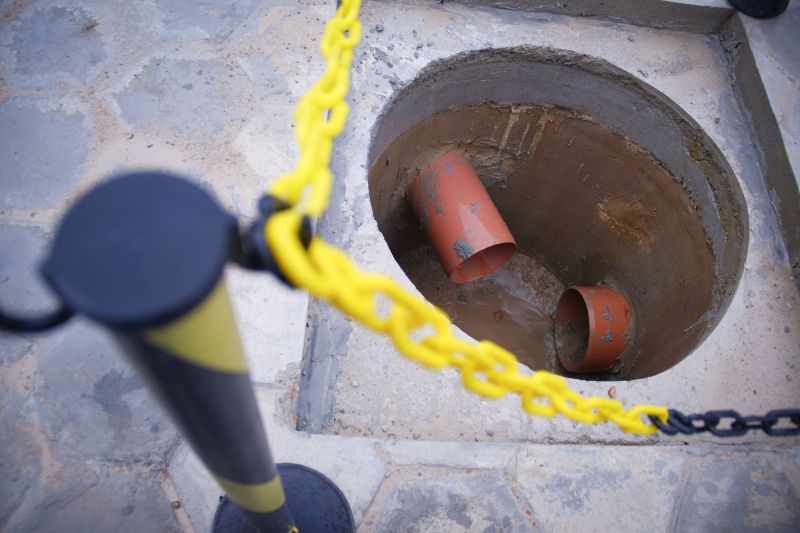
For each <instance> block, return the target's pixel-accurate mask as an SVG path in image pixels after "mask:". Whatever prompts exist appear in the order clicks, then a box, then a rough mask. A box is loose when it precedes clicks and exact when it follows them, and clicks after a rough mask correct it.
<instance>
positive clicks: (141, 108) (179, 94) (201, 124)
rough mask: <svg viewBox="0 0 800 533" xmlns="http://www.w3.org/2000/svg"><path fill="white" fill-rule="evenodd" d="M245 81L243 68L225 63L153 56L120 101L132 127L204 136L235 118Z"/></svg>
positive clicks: (118, 102) (124, 115) (134, 76)
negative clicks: (237, 100) (169, 130)
mask: <svg viewBox="0 0 800 533" xmlns="http://www.w3.org/2000/svg"><path fill="white" fill-rule="evenodd" d="M244 79H245V76H244V73H243V72H242V71H241V69H240V68H239V67H237V66H234V65H230V66H229V65H226V64H225V63H224V62H222V61H216V60H204V59H198V60H190V59H169V58H161V57H151V58H150V59H149V60H148V61H147V62H146V63H145V64H144V66H143V68H142V70H141V71H140V72H137V73H136V74H134V75H133V77H132V79H131V80H130V81H129V82H128V83H127V86H125V87H124V88H122V89H121V90H120V91H119V92H118V93H117V94H116V96H115V99H116V101H117V104H118V105H119V109H120V112H121V115H122V118H123V119H124V120H125V121H126V122H127V123H128V124H129V125H131V126H133V127H136V128H144V129H148V128H164V127H166V128H173V129H175V130H177V131H179V132H181V134H183V135H191V136H197V137H204V136H206V135H208V134H214V133H219V132H220V131H222V130H223V129H224V128H225V127H226V126H227V125H228V124H230V123H232V122H233V121H235V120H236V117H235V113H234V110H235V106H236V103H235V102H236V97H235V95H236V94H237V92H238V93H241V92H242V90H241V86H240V85H238V84H241V82H242V81H243V80H244ZM237 88H238V91H237Z"/></svg>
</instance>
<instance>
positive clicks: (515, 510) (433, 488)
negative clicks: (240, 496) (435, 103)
mask: <svg viewBox="0 0 800 533" xmlns="http://www.w3.org/2000/svg"><path fill="white" fill-rule="evenodd" d="M719 3H720V2H716V3H715V2H683V3H680V2H668V3H664V4H669V5H668V6H667V7H670V8H671V9H674V8H676V4H677V8H680V5H679V4H691V5H699V6H701V7H710V8H711V9H719V10H724V11H725V13H720V12H717V11H714V12H713V15H714V16H715V17H718V18H719V19H720V20H724V19H725V17H726V16H727V13H728V11H727V8H726V7H724V6H721V5H717V4H719ZM795 3H796V2H795ZM551 4H552V6H553V8H552V10H556V6H555V2H553V3H551ZM662 7H663V6H662ZM333 9H334V2H332V1H328V0H318V1H316V0H308V1H303V2H289V1H288V0H286V1H266V2H265V1H261V2H246V1H245V2H236V1H234V0H220V1H219V2H215V3H213V4H211V3H208V4H206V3H204V4H194V3H190V2H181V1H174V0H173V1H155V0H153V1H148V2H141V3H129V2H123V1H117V0H115V1H101V0H86V1H73V0H55V1H49V2H46V1H37V0H32V1H31V0H3V1H0V160H2V161H3V165H2V166H0V250H2V252H0V302H1V303H2V304H3V305H4V306H8V307H9V308H11V309H15V310H27V311H34V310H37V309H43V308H46V307H47V306H48V305H49V304H51V303H52V302H51V301H50V300H49V297H48V295H47V292H46V290H45V289H44V288H43V287H41V286H40V285H38V284H37V282H36V281H35V279H36V278H35V275H34V274H33V272H34V271H35V269H36V267H37V264H38V263H39V262H40V261H41V259H42V257H43V254H44V253H45V250H46V246H47V242H48V240H49V238H50V236H51V235H52V232H53V229H54V226H55V225H56V223H57V221H58V220H59V218H60V216H61V215H62V214H63V212H64V211H65V209H66V208H67V207H68V206H69V205H70V203H71V202H73V201H74V200H75V198H76V197H78V196H79V195H80V194H82V193H83V192H85V191H86V190H88V189H89V188H90V187H91V186H92V185H93V184H95V183H97V182H98V181H99V180H101V179H102V178H104V177H105V176H107V175H109V174H110V173H113V172H115V171H119V170H121V169H133V168H154V167H155V168H161V169H167V170H173V171H178V172H181V173H183V174H186V175H188V176H190V177H191V178H193V179H196V180H197V181H198V182H199V183H201V184H202V185H203V186H205V187H207V188H209V189H211V190H213V191H214V193H215V194H216V195H217V196H218V197H219V198H220V200H221V201H222V203H223V204H224V205H225V206H226V207H228V208H229V209H230V210H231V211H233V212H234V213H236V214H237V215H238V216H240V217H241V218H242V220H245V221H246V220H249V219H251V218H252V217H253V215H254V214H255V205H256V204H255V202H256V199H257V197H258V195H259V194H261V192H262V191H264V190H265V188H266V187H267V186H268V184H269V180H270V179H272V178H274V177H275V176H277V175H278V174H279V173H280V172H282V171H284V170H286V169H288V168H290V167H291V165H292V163H293V161H294V160H295V154H296V152H295V146H294V141H293V139H292V136H291V135H290V134H289V133H290V132H291V131H292V128H291V112H292V109H293V106H294V105H295V104H296V103H297V101H298V99H299V97H300V96H301V95H302V94H303V93H304V92H305V90H306V89H307V88H308V87H309V86H310V84H311V83H312V81H313V80H314V78H315V77H316V75H317V74H318V73H319V72H320V71H321V69H322V66H323V63H322V61H321V60H320V58H319V56H318V54H317V51H316V48H317V46H318V43H319V35H320V33H321V29H322V24H323V21H324V20H325V19H326V18H327V17H328V16H329V15H330V14H331V13H332V12H333ZM572 14H577V13H572ZM793 20H795V19H793ZM364 24H365V29H366V30H367V31H366V32H365V38H364V42H363V44H362V45H361V47H360V48H359V49H358V51H357V64H356V72H355V75H354V78H353V87H354V90H353V93H352V94H353V102H354V105H353V115H352V116H351V120H350V122H349V129H348V132H347V134H346V136H345V138H344V139H343V140H342V142H340V143H338V144H337V157H336V161H335V168H336V170H337V176H338V177H340V178H342V180H343V181H341V182H340V188H339V189H338V190H337V191H336V195H337V198H338V199H340V200H341V201H340V202H339V203H337V204H336V208H335V209H334V210H332V211H331V213H329V215H328V216H327V217H326V218H325V219H323V221H322V223H321V225H320V227H321V230H322V231H323V232H324V233H325V234H326V235H328V236H329V238H330V240H333V241H334V242H337V243H339V244H341V245H343V246H346V247H347V248H348V251H349V252H350V253H351V254H352V255H354V256H355V257H356V258H357V260H358V262H359V264H360V265H361V266H362V267H364V268H369V269H376V270H381V271H384V272H387V273H389V274H390V275H392V276H394V277H395V278H397V279H400V280H401V281H402V282H403V283H405V284H406V285H409V282H408V280H407V279H406V278H405V276H404V275H403V273H402V271H401V270H400V269H399V267H398V266H397V265H396V263H395V262H394V261H393V259H392V257H391V254H390V253H389V251H388V248H387V247H386V245H385V243H384V242H383V240H382V237H381V235H380V233H379V232H378V231H377V228H376V226H375V223H374V220H373V219H372V216H371V212H370V208H369V199H368V192H367V186H366V172H367V170H366V166H367V161H366V158H367V150H368V147H369V143H370V138H371V133H370V132H371V128H372V125H373V124H374V122H375V120H376V118H377V116H378V114H379V113H380V112H381V108H382V106H383V105H384V104H385V103H386V101H387V100H388V98H389V97H390V96H391V94H392V93H393V91H394V90H395V89H397V88H399V87H401V86H403V85H404V84H406V83H409V82H410V81H411V80H413V78H414V77H415V76H416V74H417V73H418V72H419V71H420V70H421V69H422V68H423V67H424V66H425V65H426V64H428V63H429V62H430V61H432V60H435V59H438V58H442V57H447V56H450V55H452V54H455V53H459V52H461V51H465V50H470V49H476V48H481V47H485V46H514V45H518V44H534V45H536V44H538V45H544V46H551V47H556V48H564V49H568V50H574V51H577V52H580V53H588V54H593V55H597V56H598V57H601V58H604V59H606V60H607V61H610V62H611V63H613V64H615V65H616V66H618V67H620V68H622V69H624V70H626V71H628V72H630V73H631V74H633V75H634V76H637V77H640V78H641V79H642V80H644V81H646V82H647V83H650V84H652V85H653V86H654V87H656V88H657V89H658V90H660V91H661V92H663V93H665V94H667V95H668V96H669V97H670V98H671V99H672V100H674V101H675V102H677V103H678V104H679V105H680V106H681V107H682V108H683V109H684V110H685V111H686V112H687V113H689V114H690V115H691V116H692V117H693V118H694V119H695V120H696V121H697V122H698V123H699V124H700V125H701V126H702V127H703V128H704V129H705V130H706V131H707V132H708V134H709V135H710V136H711V137H712V139H713V140H714V141H715V142H716V143H717V145H718V146H719V147H720V148H721V150H722V151H723V153H724V155H725V156H726V158H727V159H728V161H729V162H730V164H731V166H732V168H733V170H734V171H735V173H736V175H737V178H738V180H739V183H740V185H741V187H742V190H743V192H744V194H745V199H746V201H747V203H748V215H749V218H750V228H751V238H750V249H749V252H748V257H747V261H746V265H745V272H744V275H743V278H742V280H741V283H740V286H739V289H738V291H737V292H736V294H735V296H734V299H733V302H732V304H731V306H730V308H729V310H728V314H727V315H726V317H725V318H724V319H723V321H722V322H721V323H720V325H719V326H718V327H717V328H716V329H715V331H714V332H713V334H712V335H711V336H710V337H709V338H708V339H707V340H706V341H705V342H704V344H703V345H701V346H700V347H699V348H698V350H697V351H696V352H695V353H694V354H693V355H690V356H689V357H688V358H687V359H686V360H685V361H684V362H683V363H681V365H679V366H678V367H675V368H673V369H672V370H670V371H668V372H666V373H664V374H662V375H659V376H656V377H654V378H651V379H648V380H642V381H636V382H619V383H616V387H617V397H618V398H619V399H621V400H623V401H625V402H627V403H632V402H643V401H650V402H668V403H670V404H672V405H675V406H676V407H680V408H682V409H684V410H687V411H693V410H706V409H711V408H717V407H736V408H739V409H740V410H742V411H746V412H748V413H750V412H763V411H765V410H767V409H769V408H773V407H789V406H796V405H797V398H798V397H800V394H798V393H799V392H800V388H799V387H800V368H798V362H800V361H798V359H800V358H799V357H798V355H800V354H798V346H800V315H798V313H799V312H800V311H799V310H800V302H798V293H797V286H796V285H795V284H794V281H793V280H792V279H790V277H791V270H790V266H789V264H788V259H787V254H786V251H785V246H784V243H783V240H782V237H781V233H780V231H779V228H778V225H777V217H776V214H775V211H774V208H773V204H772V201H773V200H772V199H771V198H770V196H769V194H768V192H767V186H766V185H765V181H764V179H765V178H764V175H763V173H762V169H761V167H760V165H759V162H758V160H757V158H755V157H752V155H751V154H750V152H749V151H748V150H747V149H745V148H746V147H749V146H752V144H753V139H752V138H751V137H750V135H751V133H750V130H749V129H748V128H747V127H746V122H747V120H748V118H747V110H746V109H742V107H741V103H740V102H741V100H740V99H739V97H738V96H737V95H736V94H735V90H734V89H732V85H731V83H730V71H729V70H728V68H729V64H728V63H727V59H726V58H725V55H724V53H723V47H722V46H721V45H720V44H719V43H718V41H717V38H716V37H715V35H714V34H709V33H702V31H701V32H700V33H682V32H678V31H675V28H672V29H661V30H655V29H652V28H648V27H643V26H636V25H626V24H623V23H620V22H617V21H612V20H610V19H609V18H602V17H601V18H576V17H571V16H567V15H550V14H547V13H543V12H539V13H527V14H526V13H520V12H509V11H508V10H501V9H495V8H488V7H475V6H468V5H458V4H453V3H450V2H447V3H445V4H444V5H442V4H440V3H439V2H427V1H425V2H423V1H411V2H403V3H399V2H398V3H395V2H375V1H373V2H365V7H364ZM379 27H380V28H381V29H380V30H379V29H378V28H379ZM532 30H535V31H532ZM751 33H752V32H751ZM790 45H791V43H790ZM757 46H762V47H772V46H781V45H780V43H778V44H775V43H773V42H772V41H771V40H769V39H764V40H763V41H760V44H758V45H757ZM761 50H762V51H763V53H768V52H769V50H770V48H762V49H761ZM789 51H791V49H790V50H789ZM772 53H773V54H777V53H779V52H776V51H773V52H772ZM765 65H768V64H767V63H762V64H759V65H758V68H759V69H761V68H764V69H767V70H769V69H771V68H772V67H770V66H765ZM787 69H789V72H790V74H791V77H792V79H794V78H796V76H797V71H796V70H792V69H793V67H787ZM762 79H763V80H764V81H765V83H769V82H768V80H769V79H770V76H767V75H765V76H763V77H762ZM770 102H771V104H772V105H774V106H776V107H775V111H774V112H775V113H776V115H777V116H784V115H785V114H787V113H793V112H794V111H792V110H791V105H789V104H786V107H784V103H783V102H784V100H781V99H780V98H777V99H771V100H770ZM787 116H789V115H787ZM717 119H719V120H717ZM788 123H789V125H790V127H791V125H792V124H793V122H792V121H791V119H789V121H788ZM784 146H785V150H786V151H787V153H789V154H790V159H792V158H796V157H797V152H796V151H797V147H796V145H792V144H790V143H789V142H786V143H785V144H784ZM9 250H10V251H9ZM228 277H229V281H230V283H231V286H232V289H233V291H232V292H233V295H234V298H233V300H234V306H235V310H236V313H237V315H238V317H239V320H240V325H241V328H242V330H243V338H244V342H245V348H246V350H247V353H248V356H249V359H250V364H251V368H252V371H253V372H252V373H253V380H254V383H255V387H256V390H257V393H258V398H259V401H260V405H261V409H262V413H263V415H264V417H265V419H266V425H267V427H268V431H269V435H270V438H271V441H272V445H273V448H274V451H275V455H276V457H277V458H278V459H279V460H285V461H295V462H301V463H304V464H308V465H310V466H313V467H316V468H318V469H320V470H321V471H322V472H324V473H326V474H328V475H329V476H330V477H331V478H332V479H334V480H335V481H336V482H337V483H338V484H339V485H340V486H341V487H342V489H343V490H344V492H345V494H346V495H347V497H348V499H349V500H350V502H351V504H352V506H353V510H354V514H355V516H356V519H357V521H358V522H359V523H360V524H361V525H360V528H361V530H363V531H375V530H377V531H398V530H399V531H483V530H487V531H493V530H494V531H526V530H533V531H536V530H544V531H548V530H550V531H561V530H576V531H599V530H609V529H615V530H622V531H644V530H653V529H662V530H674V531H685V530H688V531H692V530H695V531H701V530H702V531H706V530H709V529H720V530H722V529H729V530H745V531H746V530H754V531H755V530H773V531H796V530H797V529H798V525H799V524H800V516H798V513H797V509H798V508H800V505H798V502H800V472H799V471H798V470H800V446H799V441H798V439H781V440H775V439H767V438H765V437H761V436H755V435H754V436H749V437H747V438H744V439H739V440H738V441H736V440H734V441H733V443H732V444H726V445H724V446H723V445H722V444H721V443H720V442H717V441H715V440H713V439H709V438H705V437H704V438H691V439H679V440H669V439H657V438H651V439H641V438H633V437H625V436H623V435H621V434H620V433H619V432H618V431H617V430H615V429H613V428H610V427H579V426H577V425H575V424H572V423H570V422H568V421H565V420H563V419H556V420H544V419H527V418H526V417H525V416H524V415H523V414H522V413H521V411H520V409H519V407H518V405H517V402H516V401H514V400H513V399H511V398H509V399H504V400H500V401H498V402H494V403H489V402H484V401H481V400H479V399H477V398H475V397H473V396H470V395H468V394H467V393H466V392H464V391H463V390H462V389H461V387H460V384H459V379H458V376H457V375H456V374H455V373H453V372H443V373H438V374H437V373H430V372H429V371H427V370H423V369H421V368H418V367H416V366H415V365H413V364H411V363H409V362H407V361H405V360H403V359H401V358H399V357H398V356H397V355H396V354H395V353H394V351H393V350H392V349H391V347H390V345H389V344H388V343H387V342H386V341H385V340H383V339H379V338H376V337H375V336H373V335H371V334H367V333H366V332H365V331H364V330H362V329H361V328H359V327H358V326H353V325H351V324H350V323H348V322H347V321H345V320H343V319H341V318H336V315H333V314H330V311H329V310H328V308H327V307H326V306H324V305H321V304H318V303H316V302H311V304H310V305H309V301H308V298H307V296H306V295H305V294H303V293H301V292H296V291H291V290H289V289H286V288H285V287H283V286H281V285H280V284H279V283H277V282H275V281H274V280H272V279H270V278H269V277H267V276H261V275H254V274H249V273H242V272H241V271H239V270H237V269H235V268H231V269H230V270H229V273H228ZM318 325H325V327H324V328H319V327H317V326H318ZM320 331H327V334H328V341H326V342H327V344H326V342H322V341H321V340H319V338H318V337H317V336H316V334H317V333H319V332H320ZM307 332H308V333H307ZM306 346H309V347H311V346H317V348H316V350H318V351H319V352H318V353H321V352H322V351H326V350H327V351H328V355H329V357H328V358H327V359H328V363H327V366H326V367H325V369H324V372H322V374H320V375H319V376H320V377H319V379H318V381H316V382H315V385H314V386H315V387H320V391H319V395H318V397H316V396H315V397H310V396H309V395H308V394H307V393H308V389H307V388H306V389H305V392H303V395H302V396H303V397H300V396H301V394H300V392H301V390H300V389H301V388H302V387H307V386H308V383H309V381H306V380H303V381H301V375H302V372H303V370H304V369H306V370H307V369H308V365H306V366H304V361H303V353H304V347H306ZM330 354H333V355H334V357H330ZM312 356H313V350H310V351H309V350H307V351H306V361H309V360H311V359H312ZM314 368H315V369H319V368H321V367H319V366H316V367H314ZM306 376H308V374H306ZM306 376H302V377H306ZM573 385H574V386H576V388H578V389H579V390H582V391H583V392H587V393H592V394H606V392H607V388H608V386H609V385H610V384H602V385H601V384H597V383H591V382H580V383H573ZM304 399H305V401H307V402H309V403H308V404H307V406H306V410H305V411H299V410H298V405H299V404H300V405H302V403H303V402H304ZM312 400H313V401H312ZM325 402H328V403H327V404H326V403H325ZM301 412H304V413H305V415H304V416H306V417H307V418H306V424H307V428H306V429H309V430H310V431H297V430H296V429H295V428H296V427H297V425H298V424H299V422H300V418H298V417H299V416H300V413H301ZM308 417H315V418H314V419H313V420H311V419H309V418H308ZM326 417H330V418H329V419H326ZM334 418H335V420H334ZM476 440H477V441H478V442H476ZM737 442H738V443H737ZM621 444H625V445H621ZM0 476H2V481H0V529H2V530H4V531H86V530H93V531H154V530H156V531H207V530H208V529H209V526H210V522H211V519H212V517H213V513H214V509H215V506H216V503H217V499H218V497H219V494H220V492H219V489H218V487H217V486H216V485H215V484H214V483H213V481H212V480H211V478H210V476H209V475H208V474H207V473H206V472H205V471H204V469H203V468H202V466H201V465H199V463H198V461H197V459H196V457H195V456H194V454H193V453H192V452H191V451H190V450H189V449H188V448H187V446H186V444H185V442H183V440H182V439H181V438H180V436H179V435H178V434H177V433H176V430H175V428H174V427H173V425H172V424H171V422H170V421H169V420H168V419H167V418H166V416H165V415H164V413H163V411H162V410H161V409H160V407H159V406H158V404H157V403H156V401H155V400H154V399H153V397H152V396H151V395H150V394H149V392H148V390H147V389H146V387H145V386H144V384H143V383H141V382H140V381H139V379H138V377H137V375H136V374H135V372H134V371H133V369H132V368H131V367H130V366H129V365H128V363H127V362H126V360H125V359H124V358H123V356H122V354H121V353H120V352H119V350H118V349H117V348H116V346H115V345H114V344H112V343H111V342H110V339H109V337H108V335H107V334H106V333H105V332H103V331H101V330H99V329H98V328H97V327H96V326H94V325H92V324H90V323H88V322H85V321H83V320H80V319H78V320H75V321H73V322H72V323H70V324H69V325H67V326H64V327H62V328H60V329H58V330H55V331H52V332H49V333H47V334H43V335H35V336H34V335H26V336H14V337H12V336H9V335H6V334H3V335H2V336H0Z"/></svg>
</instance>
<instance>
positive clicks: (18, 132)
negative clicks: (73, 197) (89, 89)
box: [0, 97, 91, 209]
mask: <svg viewBox="0 0 800 533" xmlns="http://www.w3.org/2000/svg"><path fill="white" fill-rule="evenodd" d="M47 107H48V105H47V104H45V103H43V102H39V101H36V100H33V99H30V98H23V97H15V98H11V99H9V100H6V101H5V102H3V103H1V104H0V161H3V165H2V166H0V209H11V208H13V209H43V208H48V207H53V206H55V205H58V204H59V203H61V202H62V201H63V200H64V198H65V197H66V196H67V195H68V194H69V192H70V191H71V190H72V189H73V187H74V185H75V184H76V183H77V181H78V179H79V178H80V176H81V171H82V166H83V163H84V159H85V157H86V153H87V151H88V143H89V140H90V136H91V134H90V131H89V129H88V127H87V120H86V117H85V116H84V114H83V113H82V112H80V111H77V110H67V109H65V108H56V109H53V110H46V109H47Z"/></svg>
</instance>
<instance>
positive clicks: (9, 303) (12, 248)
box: [0, 224, 56, 364]
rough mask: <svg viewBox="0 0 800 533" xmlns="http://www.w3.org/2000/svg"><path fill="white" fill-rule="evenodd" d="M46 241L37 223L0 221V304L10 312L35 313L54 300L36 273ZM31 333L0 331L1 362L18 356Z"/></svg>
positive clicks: (22, 352) (25, 348)
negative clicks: (20, 223)
mask: <svg viewBox="0 0 800 533" xmlns="http://www.w3.org/2000/svg"><path fill="white" fill-rule="evenodd" d="M46 241H47V239H46V237H45V235H44V232H43V231H42V230H41V229H38V228H36V227H29V226H18V225H10V224H0V250H1V251H2V252H0V305H2V306H3V309H6V310H8V311H9V312H12V313H20V314H28V313H31V314H34V313H36V312H38V311H47V310H49V309H51V306H54V305H55V304H56V300H55V298H54V297H53V296H52V294H51V293H50V292H49V291H48V290H47V288H46V287H45V285H44V283H43V281H42V278H41V276H40V275H39V262H40V261H41V260H42V258H43V254H44V246H45V242H46ZM33 338H34V335H30V334H24V335H22V334H18V333H14V334H11V333H5V332H0V345H2V346H3V349H2V350H0V364H7V363H10V362H12V361H15V360H16V359H18V358H19V357H21V356H22V355H23V354H24V353H25V352H26V351H27V350H29V349H30V347H31V346H32V343H33Z"/></svg>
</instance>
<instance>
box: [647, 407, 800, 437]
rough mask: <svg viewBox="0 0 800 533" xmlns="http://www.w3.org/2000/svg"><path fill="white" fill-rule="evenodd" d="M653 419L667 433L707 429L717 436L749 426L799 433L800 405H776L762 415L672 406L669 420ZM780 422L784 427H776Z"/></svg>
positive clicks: (784, 433) (732, 434) (788, 434)
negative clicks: (684, 409)
mask: <svg viewBox="0 0 800 533" xmlns="http://www.w3.org/2000/svg"><path fill="white" fill-rule="evenodd" d="M650 421H651V422H653V424H654V425H655V426H656V427H657V428H658V429H659V430H660V431H661V432H662V433H664V434H665V435H677V434H679V433H680V434H683V435H694V434H695V433H703V432H705V431H708V432H709V433H711V434H712V435H715V436H717V437H740V436H742V435H744V434H746V433H747V432H748V431H750V430H755V431H758V430H761V431H763V432H764V433H766V434H767V435H770V436H772V437H791V436H794V435H800V409H775V410H773V411H770V412H768V413H767V414H765V415H763V416H758V415H755V416H742V415H741V414H740V413H739V412H737V411H734V410H731V409H728V410H724V411H708V412H706V413H699V414H693V415H685V414H683V413H681V412H680V411H676V410H675V409H670V410H669V418H667V422H666V423H664V422H662V421H661V420H659V419H658V418H656V417H654V416H651V417H650ZM787 424H788V425H787ZM778 425H780V426H781V427H776V426H778Z"/></svg>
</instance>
